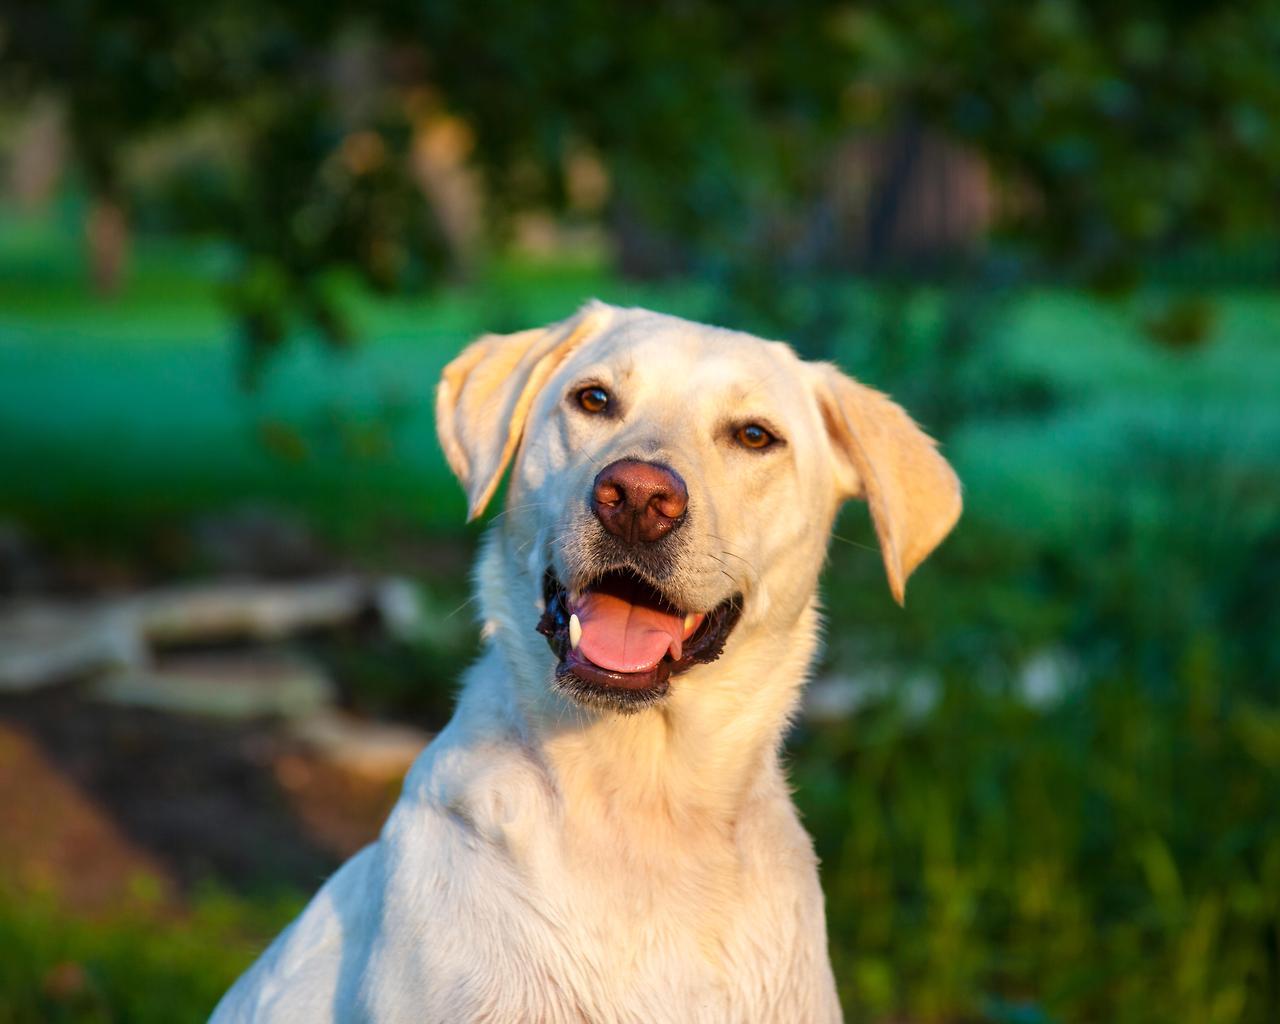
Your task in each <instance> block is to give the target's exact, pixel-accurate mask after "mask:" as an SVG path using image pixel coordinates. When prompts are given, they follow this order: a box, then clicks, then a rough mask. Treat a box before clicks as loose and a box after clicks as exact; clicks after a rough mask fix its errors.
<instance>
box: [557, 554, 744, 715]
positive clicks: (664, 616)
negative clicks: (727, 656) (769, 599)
mask: <svg viewBox="0 0 1280 1024" xmlns="http://www.w3.org/2000/svg"><path fill="white" fill-rule="evenodd" d="M542 596H543V600H544V601H545V603H546V610H545V611H544V612H543V613H542V618H541V619H539V620H538V625H537V630H538V632H539V633H541V634H542V635H543V636H545V637H546V638H547V643H548V644H549V645H550V647H551V650H552V651H553V652H554V653H555V655H556V657H557V658H558V659H559V665H558V666H557V668H556V679H557V681H558V682H559V683H560V685H561V686H563V687H565V688H566V689H567V690H568V691H569V692H570V693H571V694H573V695H574V696H577V697H579V698H583V699H587V700H588V701H591V700H593V699H594V700H595V701H597V702H601V701H602V702H604V703H607V704H608V705H610V706H612V707H615V708H618V709H621V710H637V709H638V708H640V707H642V706H644V705H647V704H650V703H652V702H653V701H655V700H657V699H658V698H660V697H662V696H664V695H665V694H666V692H667V689H668V680H669V679H670V677H671V676H673V675H676V674H678V673H680V672H684V671H686V670H687V669H690V668H692V667H693V666H694V665H700V664H705V663H707V662H709V661H715V660H716V658H718V657H720V653H721V652H722V651H723V650H724V645H725V641H726V640H728V638H729V634H730V633H731V632H732V631H733V627H734V626H736V625H737V623H738V618H739V616H740V615H741V614H742V596H741V595H740V594H735V595H733V596H732V597H729V598H726V599H725V600H724V601H721V602H720V603H719V604H718V605H716V606H715V607H714V608H712V609H711V610H710V611H705V612H695V611H688V610H684V609H681V608H678V607H677V606H676V605H675V604H674V603H672V602H671V601H670V600H669V599H668V598H667V597H666V596H665V595H664V594H663V593H662V592H661V591H659V590H658V589H657V588H656V587H654V586H653V585H652V584H650V583H648V582H647V581H645V580H643V579H641V578H640V577H639V576H637V575H635V574H634V573H632V572H630V571H628V570H625V569H619V570H613V571H611V572H608V573H605V575H604V576H602V577H600V578H599V579H598V580H596V581H595V582H594V583H592V584H591V585H590V586H588V587H586V588H584V589H583V591H582V593H581V594H578V595H577V596H575V597H574V598H573V599H572V600H571V599H570V597H569V593H568V591H567V590H566V589H565V587H564V586H563V585H562V584H561V583H560V581H559V579H558V578H557V577H556V574H555V572H554V571H553V570H551V569H548V570H547V571H546V573H545V575H544V576H543V580H542Z"/></svg>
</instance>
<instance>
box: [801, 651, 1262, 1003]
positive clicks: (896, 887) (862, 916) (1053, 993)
mask: <svg viewBox="0 0 1280 1024" xmlns="http://www.w3.org/2000/svg"><path fill="white" fill-rule="evenodd" d="M1224 677H1225V673H1224V672H1223V666H1221V665H1220V664H1217V663H1215V662H1214V661H1213V659H1212V657H1208V658H1204V659H1202V660H1200V661H1199V662H1198V663H1196V662H1194V661H1193V662H1191V663H1188V664H1187V665H1186V666H1184V668H1183V670H1182V672H1181V673H1180V675H1179V676H1178V677H1177V678H1176V679H1173V680H1170V681H1169V686H1168V688H1167V689H1166V692H1164V693H1161V694H1159V695H1156V694H1152V693H1151V692H1149V691H1147V690H1146V689H1145V688H1144V687H1142V686H1140V685H1137V684H1135V683H1134V682H1132V681H1128V680H1125V679H1122V678H1107V679H1100V680H1097V681H1096V682H1095V683H1094V684H1093V685H1091V686H1089V687H1088V688H1086V689H1084V690H1082V691H1081V692H1080V693H1078V694H1076V695H1074V696H1073V697H1071V698H1070V699H1069V700H1067V701H1066V702H1065V703H1064V704H1063V705H1062V706H1061V707H1058V708H1056V709H1054V710H1051V711H1049V712H1037V711H1033V710H1030V709H1028V708H1027V707H1026V705H1025V704H1023V703H1022V702H1021V701H1019V700H1017V699H1015V698H1014V696H1013V695H1012V694H1010V693H1008V692H1001V691H1000V690H999V689H995V690H993V689H991V688H989V687H984V686H983V685H982V684H983V681H982V680H981V679H980V678H977V679H975V678H974V677H971V676H951V677H949V678H948V680H947V682H946V685H945V687H944V690H943V694H942V699H941V703H940V704H939V706H938V708H937V709H936V710H935V711H934V712H932V713H930V714H928V715H926V716H924V717H923V718H919V717H916V718H914V719H913V718H912V717H911V716H910V715H909V714H907V713H905V712H904V709H903V706H902V704H901V701H898V700H895V699H892V698H891V699H889V700H887V701H885V702H883V703H881V704H880V705H877V706H873V707H870V708H868V709H866V710H865V711H864V713H863V714H862V715H860V717H859V719H858V722H857V727H856V728H855V729H847V728H839V729H835V728H832V729H823V730H819V731H816V732H812V733H810V734H808V735H806V736H803V737H801V739H800V742H799V743H798V749H797V751H796V755H795V761H794V772H795V776H796V779H797V781H798V783H799V789H798V794H797V796H798V799H799V801H800V803H801V806H802V810H803V811H804V814H805V820H806V823H807V824H808V826H809V827H810V828H811V829H812V830H814V832H815V835H816V840H817V846H818V852H819V855H820V856H821V858H822V861H823V880H824V886H825V890H826V893H827V901H828V902H827V907H828V921H829V923H830V928H831V937H832V947H833V955H834V960H835V967H836V974H837V977H838V979H839V980H840V983H841V989H842V993H843V995H844V997H845V999H846V1005H847V1006H848V1008H849V1010H850V1011H851V1013H850V1019H851V1020H867V1021H873V1020H883V1019H898V1018H900V1017H905V1018H906V1019H913V1020H916V1019H918V1020H963V1019H983V1020H1006V1019H1007V1020H1014V1019H1029V1020H1045V1021H1075V1020H1107V1021H1114V1022H1116V1024H1139V1022H1148V1021H1149V1022H1152V1024H1155V1022H1170V1021H1186V1022H1193V1021H1194V1022H1207V1021H1215V1022H1224V1024H1225V1022H1228V1021H1231V1022H1237V1021H1239V1022H1243V1021H1257V1022H1259V1024H1260V1022H1262V1021H1267V1020H1272V1019H1274V1018H1275V1014H1276V1013H1277V1012H1278V1011H1280V1004H1277V1001H1276V999H1277V993H1276V982H1277V980H1278V978H1277V974H1276V965H1275V963H1274V960H1273V952H1272V950H1273V949H1274V941H1275V935H1276V929H1277V927H1278V926H1280V875H1278V874H1277V872H1280V777H1278V776H1277V770H1278V767H1280V766H1278V764H1277V761H1276V756H1275V755H1276V745H1277V742H1280V735H1278V734H1276V731H1275V727H1276V721H1275V717H1276V712H1275V707H1274V704H1270V705H1265V706H1264V705H1260V704H1258V703H1256V702H1255V701H1254V700H1252V699H1251V698H1248V697H1244V696H1241V695H1236V694H1232V693H1231V692H1230V689H1229V688H1228V687H1225V686H1224V685H1223V679H1224ZM1245 737H1249V739H1247V740H1246V739H1245ZM1015 1008H1016V1009H1018V1011H1019V1012H1020V1013H1023V1014H1027V1015H1028V1016H1022V1017H1018V1016H1015V1015H1014V1013H1013V1011H1014V1009H1015Z"/></svg>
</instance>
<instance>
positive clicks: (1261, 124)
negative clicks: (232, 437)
mask: <svg viewBox="0 0 1280 1024" xmlns="http://www.w3.org/2000/svg"><path fill="white" fill-rule="evenodd" d="M0 40H3V47H4V49H3V50H0V54H2V55H3V66H4V73H3V75H2V76H0V95H4V96H8V97H10V98H17V99H22V98H24V97H28V96H30V95H33V94H36V93H39V92H41V91H53V92H55V93H57V94H60V95H61V96H63V97H64V98H65V100H66V102H67V104H68V108H69V111H70V115H71V117H70V119H71V127H72V135H73V139H74V143H75V146H76V148H77V152H78V154H79V157H80V161H81V164H82V165H83V167H84V168H85V170H86V173H87V178H88V180H89V182H90V187H91V190H92V191H94V192H95V193H98V194H101V195H106V196H115V197H116V198H117V199H127V200H128V201H129V202H130V203H131V204H132V205H133V206H134V207H135V208H136V210H137V212H138V215H139V217H140V218H141V219H143V220H148V219H149V220H151V221H152V222H156V223H163V224H166V225H167V226H168V227H169V228H171V229H173V230H178V231H183V232H186V233H190V234H200V235H214V236H217V237H220V238H223V239H225V240H227V241H229V242H230V243H232V244H233V246H234V247H235V250H236V263H237V265H238V269H237V271H236V274H235V281H234V284H233V285H232V286H231V287H230V288H229V290H228V292H227V298H228V301H229V303H230V305H231V308H232V309H233V310H234V311H235V313H236V314H237V316H238V318H239V322H240V324H241V326H242V329H243V331H244V333H245V337H246V340H247V342H248V355H247V356H246V358H245V360H244V363H243V371H244V375H245V378H246V379H247V380H250V381H253V380H255V379H256V375H257V371H258V370H259V369H260V367H261V364H262V362H263V359H264V357H265V356H266V355H268V354H269V353H271V352H272V351H273V350H275V349H276V348H278V347H279V345H280V343H281V341H282V340H283V339H284V338H285V337H286V336H287V335H288V333H289V329H290V326H291V325H292V324H294V323H295V322H298V323H302V324H304V325H306V326H307V327H309V328H311V329H312V330H313V331H314V332H315V336H317V337H319V338H321V339H323V340H326V341H327V342H328V343H330V344H331V345H334V346H337V347H339V348H340V347H342V346H344V345H346V344H347V343H348V342H349V340H350V339H351V337H352V335H353V332H354V324H353V322H352V320H351V319H350V317H349V316H348V315H347V314H346V312H345V311H344V309H343V308H342V305H341V303H340V302H338V301H337V300H336V297H335V294H334V291H333V288H332V287H331V281H330V279H331V272H332V271H334V270H341V271H344V272H354V273H355V274H356V275H357V276H359V277H361V278H362V279H363V280H364V281H365V282H366V283H367V284H369V285H370V286H372V287H374V288H376V289H380V290H398V291H406V290H407V291H412V290H415V289H421V288H422V287H424V286H426V285H428V284H430V283H432V282H437V281H439V280H441V279H442V278H444V277H445V276H447V275H448V274H450V273H454V272H457V271H459V270H461V269H465V268H463V267H460V266H459V259H458V255H457V253H456V252H450V246H449V244H448V240H447V237H446V236H447V234H448V232H447V231H446V230H445V226H444V225H443V223H442V221H441V217H440V211H439V209H438V208H437V207H436V206H434V205H433V204H432V203H430V202H428V201H427V199H426V198H425V197H424V195H423V192H422V189H421V187H420V182H419V180H418V177H420V172H416V171H415V169H414V167H413V159H412V158H411V154H412V151H413V148H414V146H415V144H416V143H415V140H417V139H420V137H421V133H422V131H423V129H424V125H427V124H429V123H430V121H431V120H432V119H433V118H436V119H438V118H450V117H460V118H462V119H463V120H464V122H465V126H466V129H465V134H466V136H467V139H468V144H469V146H470V149H469V151H468V152H462V150H466V149H467V147H466V146H463V147H462V150H460V152H461V155H462V156H464V157H465V158H466V159H467V161H468V162H469V164H470V166H472V167H473V168H474V169H475V170H476V171H478V173H479V175H480V180H481V181H482V182H483V185H484V193H485V195H486V197H487V199H488V207H489V210H490V213H491V214H492V224H491V225H490V227H491V228H492V229H494V231H495V232H496V233H497V234H499V235H500V234H501V232H502V229H503V226H504V225H505V224H506V223H508V218H509V215H510V214H512V213H514V212H518V211H522V210H528V209H552V210H558V211H565V210H570V211H571V212H572V213H573V214H574V216H578V217H586V218H598V219H599V218H602V219H603V220H605V221H606V222H607V223H609V224H610V225H611V226H612V227H613V228H614V229H615V230H618V231H625V230H634V231H636V232H639V233H640V234H643V235H646V236H649V237H652V238H653V239H655V240H656V245H657V250H656V251H657V252H658V254H659V255H658V256H657V257H656V259H655V261H654V262H655V269H666V270H687V269H689V268H691V267H692V268H696V269H697V270H698V272H699V273H700V274H701V275H702V276H704V277H705V278H706V279H707V280H709V281H712V282H714V283H715V284H716V285H717V286H719V287H722V288H723V289H725V291H726V294H728V295H729V296H730V297H731V302H730V303H729V305H730V308H731V309H733V310H734V311H735V312H736V314H737V315H741V311H742V310H743V309H747V310H750V309H752V308H753V307H756V306H758V307H759V310H760V311H761V312H763V313H767V314H769V315H771V316H772V317H773V319H774V320H775V321H776V322H777V323H778V324H779V326H778V328H776V329H777V330H779V331H782V332H783V333H786V334H787V335H788V336H789V337H792V338H795V339H796V340H798V341H799V342H800V343H801V344H802V345H809V343H810V342H811V341H814V342H815V343H816V341H818V340H820V339H821V338H822V337H823V336H824V334H829V333H830V327H831V326H832V324H831V321H830V320H829V318H828V315H827V314H829V312H830V309H829V306H830V300H829V299H825V298H822V297H820V296H819V297H811V298H810V299H809V300H807V301H806V302H805V303H803V304H805V305H808V306H810V307H814V308H810V309H808V310H807V311H803V312H802V313H801V315H799V316H797V315H796V310H795V309H792V310H791V311H790V312H789V313H788V311H786V310H785V309H783V308H780V307H779V305H778V297H777V295H776V294H775V291H776V290H778V289H779V288H781V289H782V290H786V289H787V287H788V286H789V285H795V286H798V287H799V288H800V290H801V291H803V290H804V288H805V286H804V285H803V284H801V283H800V280H801V279H800V278H799V277H797V275H801V276H803V275H805V274H811V273H812V272H813V271H814V269H815V267H816V266H819V265H821V264H822V263H823V261H824V260H825V261H829V260H831V259H832V257H833V255H838V254H833V253H831V252H830V251H828V249H829V245H828V244H827V242H824V236H823V228H822V224H823V223H824V217H826V213H825V212H824V204H825V203H826V202H827V200H826V198H824V191H823V190H824V187H826V186H824V181H826V180H827V179H828V178H829V176H830V173H831V169H830V163H829V160H830V154H831V151H832V145H833V144H834V143H835V142H837V141H839V140H842V139H849V138H857V137H867V136H874V137H880V138H884V137H886V136H892V135H894V134H895V133H898V134H903V133H905V136H906V137H910V136H911V134H912V133H915V132H918V131H920V130H921V129H923V128H929V129H932V130H933V131H935V132H937V133H940V134H942V135H944V136H947V137H951V138H953V139H958V140H960V141H962V142H964V143H965V144H967V145H969V146H971V147H972V148H974V149H975V150H977V151H978V152H979V153H981V154H983V155H984V156H985V157H986V158H987V159H988V160H989V161H990V162H991V163H992V165H993V166H994V167H995V169H996V173H997V176H998V178H999V182H998V186H999V187H998V189H997V192H998V194H999V195H1000V196H1001V197H1003V198H1002V202H1001V204H1000V206H1001V209H1000V212H1001V217H1002V224H1001V230H1002V231H1003V233H1004V234H1005V235H1006V236H1007V237H1009V238H1012V239H1016V240H1017V241H1018V243H1019V244H1020V245H1021V246H1023V247H1024V248H1026V249H1027V250H1029V251H1030V252H1031V253H1032V255H1033V256H1037V257H1040V258H1042V259H1043V260H1044V261H1045V262H1047V263H1048V264H1049V265H1051V266H1053V267H1055V268H1062V267H1066V268H1069V269H1071V270H1073V271H1077V272H1081V273H1084V274H1087V275H1088V276H1089V278H1090V279H1091V280H1093V281H1094V282H1096V283H1098V284H1100V285H1106V286H1108V287H1113V288H1114V287H1126V286H1129V285H1131V284H1132V282H1133V281H1134V280H1135V279H1136V277H1137V275H1138V272H1139V271H1140V270H1141V269H1142V267H1143V266H1144V264H1143V262H1141V261H1142V260H1145V259H1147V258H1149V257H1150V256H1151V255H1153V254H1155V253H1159V252H1162V251H1163V250H1165V249H1167V248H1168V247H1170V246H1175V245H1176V246H1182V245H1185V244H1187V243H1189V242H1204V241H1222V240H1223V239H1227V238H1232V237H1245V238H1256V237H1257V236H1258V235H1259V233H1260V232H1265V231H1266V230H1268V226H1270V227H1271V228H1273V227H1274V217H1273V214H1274V204H1275V186H1274V183H1275V180H1276V178H1277V175H1278V174H1280V129H1278V128H1277V126H1278V125H1280V74H1277V71H1276V68H1277V66H1280V13H1278V12H1277V8H1276V5H1275V4H1274V2H1272V0H1246V2H1243V3H1240V2H1237V3H1229V4H1228V3H1211V4H1201V5H1192V6H1187V5H1182V6H1180V7H1177V8H1170V7H1168V6H1165V7H1152V6H1151V5H1150V4H1146V3H1137V2H1122V3H1118V4H1116V3H1112V4H1109V5H1107V6H1106V7H1105V9H1104V8H1102V7H1099V6H1097V5H1088V4H1085V3H1082V2H1080V0H1038V2H1035V3H1020V2H1012V0H1008V2H1000V3H990V4H973V3H961V4H956V3H950V2H939V0H907V2H894V3H876V4H871V5H862V6H849V5H847V4H843V3H832V2H822V0H806V2H802V3H792V4H787V5H777V4H762V3H755V2H753V3H746V4H737V5H732V6H726V5H723V4H716V3H712V2H710V0H692V2H689V0H684V2H680V3H660V4H657V5H653V4H650V5H642V6H637V5H634V4H617V3H614V4H608V3H606V4H599V3H587V2H585V0H562V2H559V3H542V4H538V5H536V6H529V5H525V4H511V3H497V4H482V5H480V6H479V7H477V5H476V4H475V3H473V2H468V3H463V2H458V0H447V2H434V3H429V4H415V3H407V2H401V0H393V2H391V3H385V4H379V5H372V6H371V5H368V4H354V3H344V2H334V3H328V4H325V5H323V7H321V8H317V7H316V6H315V5H314V4H305V3H299V2H296V0H274V2H272V3H268V4H252V5H246V4H245V3H244V2H243V0H211V2H207V3H202V4H198V5H189V4H178V5H172V4H171V5H163V4H154V3H151V4H145V5H143V6H141V7H139V5H138V4H136V3H119V2H111V0H103V2H96V3H73V2H40V3H31V2H20V3H18V4H17V5H16V6H13V5H11V6H10V8H8V9H7V10H6V12H5V13H4V14H3V15H0ZM201 126H203V129H207V130H208V132H209V137H210V138H211V139H212V142H211V143H209V144H206V145H205V146H204V147H203V149H200V150H199V151H198V152H196V153H195V154H194V155H192V156H191V158H190V159H186V160H182V161H178V162H177V163H176V164H175V165H174V166H171V167H168V169H167V170H166V171H165V172H164V173H161V174H158V175H153V176H152V178H153V179H155V178H158V180H151V181H149V182H148V183H147V184H146V186H145V187H143V186H141V185H138V184H137V183H132V184H131V183H130V182H129V181H128V180H126V179H127V178H128V175H127V174H126V173H125V165H126V164H127V162H128V160H127V157H128V154H129V153H130V152H132V151H133V150H135V149H136V148H137V147H138V145H139V144H140V143H143V142H147V141H153V140H155V139H157V138H163V137H165V136H166V134H167V135H168V136H169V137H174V136H180V135H181V134H182V133H183V132H192V131H196V130H197V129H200V128H201ZM583 156H587V157H590V158H592V159H595V160H597V161H598V162H599V163H600V164H601V165H602V166H603V168H604V169H605V171H606V172H607V176H608V180H609V183H610V189H611V192H610V195H609V197H608V203H607V205H606V207H605V208H604V209H603V210H601V209H573V207H574V203H573V201H572V200H573V195H572V194H573V187H572V180H571V179H572V173H573V172H572V168H573V166H574V162H575V160H576V159H577V158H579V157H583ZM415 175H417V177H415ZM824 310H825V312H824ZM720 319H724V318H723V317H722V318H720ZM1203 319H1204V317H1203V316H1202V315H1200V314H1198V313H1194V312H1190V313H1189V314H1188V315H1184V314H1178V315H1175V316H1172V317H1171V318H1166V319H1165V320H1164V321H1163V322H1157V323H1155V324H1154V333H1155V334H1157V336H1161V337H1167V338H1173V339H1184V338H1191V339H1192V340H1195V338H1196V337H1199V336H1202V335H1203V333H1204V331H1203V327H1202V324H1201V321H1203Z"/></svg>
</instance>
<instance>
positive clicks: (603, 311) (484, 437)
mask: <svg viewBox="0 0 1280 1024" xmlns="http://www.w3.org/2000/svg"><path fill="white" fill-rule="evenodd" d="M610 313H611V310H610V308H609V307H608V306H606V305H604V304H603V303H598V302H593V303H591V304H589V305H587V306H585V307H584V308H583V309H581V310H580V311H579V312H578V313H576V314H575V315H574V316H572V317H570V318H569V319H568V320H564V321H561V322H560V323H557V324H552V325H551V326H550V327H539V328H536V329H534V330H531V331H520V332H518V333H516V334H486V335H484V336H482V337H480V338H478V339H477V340H475V341H473V342H472V343H471V344H470V345H468V346H467V347H466V348H465V349H463V351H462V354H461V355H459V356H458V357H457V358H456V359H454V360H453V362H451V363H450V364H449V365H448V366H446V367H445V368H444V374H443V375H442V376H441V378H440V384H439V386H438V387H437V388H436V433H437V434H438V435H439V437H440V446H441V447H442V448H443V449H444V455H445V458H446V459H447V460H448V462H449V468H450V469H452V470H453V472H454V474H455V475H456V476H457V477H458V480H459V481H460V482H461V483H462V488H463V490H465V491H466V492H467V507H468V514H467V519H468V521H470V520H472V519H475V518H476V516H478V515H480V513H482V512H483V511H484V510H485V506H486V505H488V504H489V500H490V499H491V498H492V497H493V492H494V491H496V490H497V489H498V483H499V481H500V480H501V479H502V474H503V472H504V471H505V470H506V468H507V465H508V463H510V461H511V457H512V455H514V454H515V451H516V447H517V446H518V445H519V443H520V437H521V435H522V434H523V433H524V424H525V419H526V418H527V417H528V415H529V407H530V406H531V405H532V404H533V400H534V398H536V397H537V394H538V392H539V391H540V390H541V389H542V386H543V385H544V384H545V383H546V382H547V379H548V378H549V377H550V376H551V374H552V373H554V372H555V370H556V368H557V367H558V366H559V365H560V364H561V363H562V362H563V361H564V359H565V357H566V356H568V355H569V353H570V352H572V351H573V350H574V349H575V348H577V347H578V346H579V345H580V344H582V342H583V341H585V340H586V339H587V338H588V337H590V336H591V335H593V334H596V333H597V332H598V331H599V330H601V329H602V328H603V327H604V325H605V323H606V322H607V321H608V319H609V316H610Z"/></svg>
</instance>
